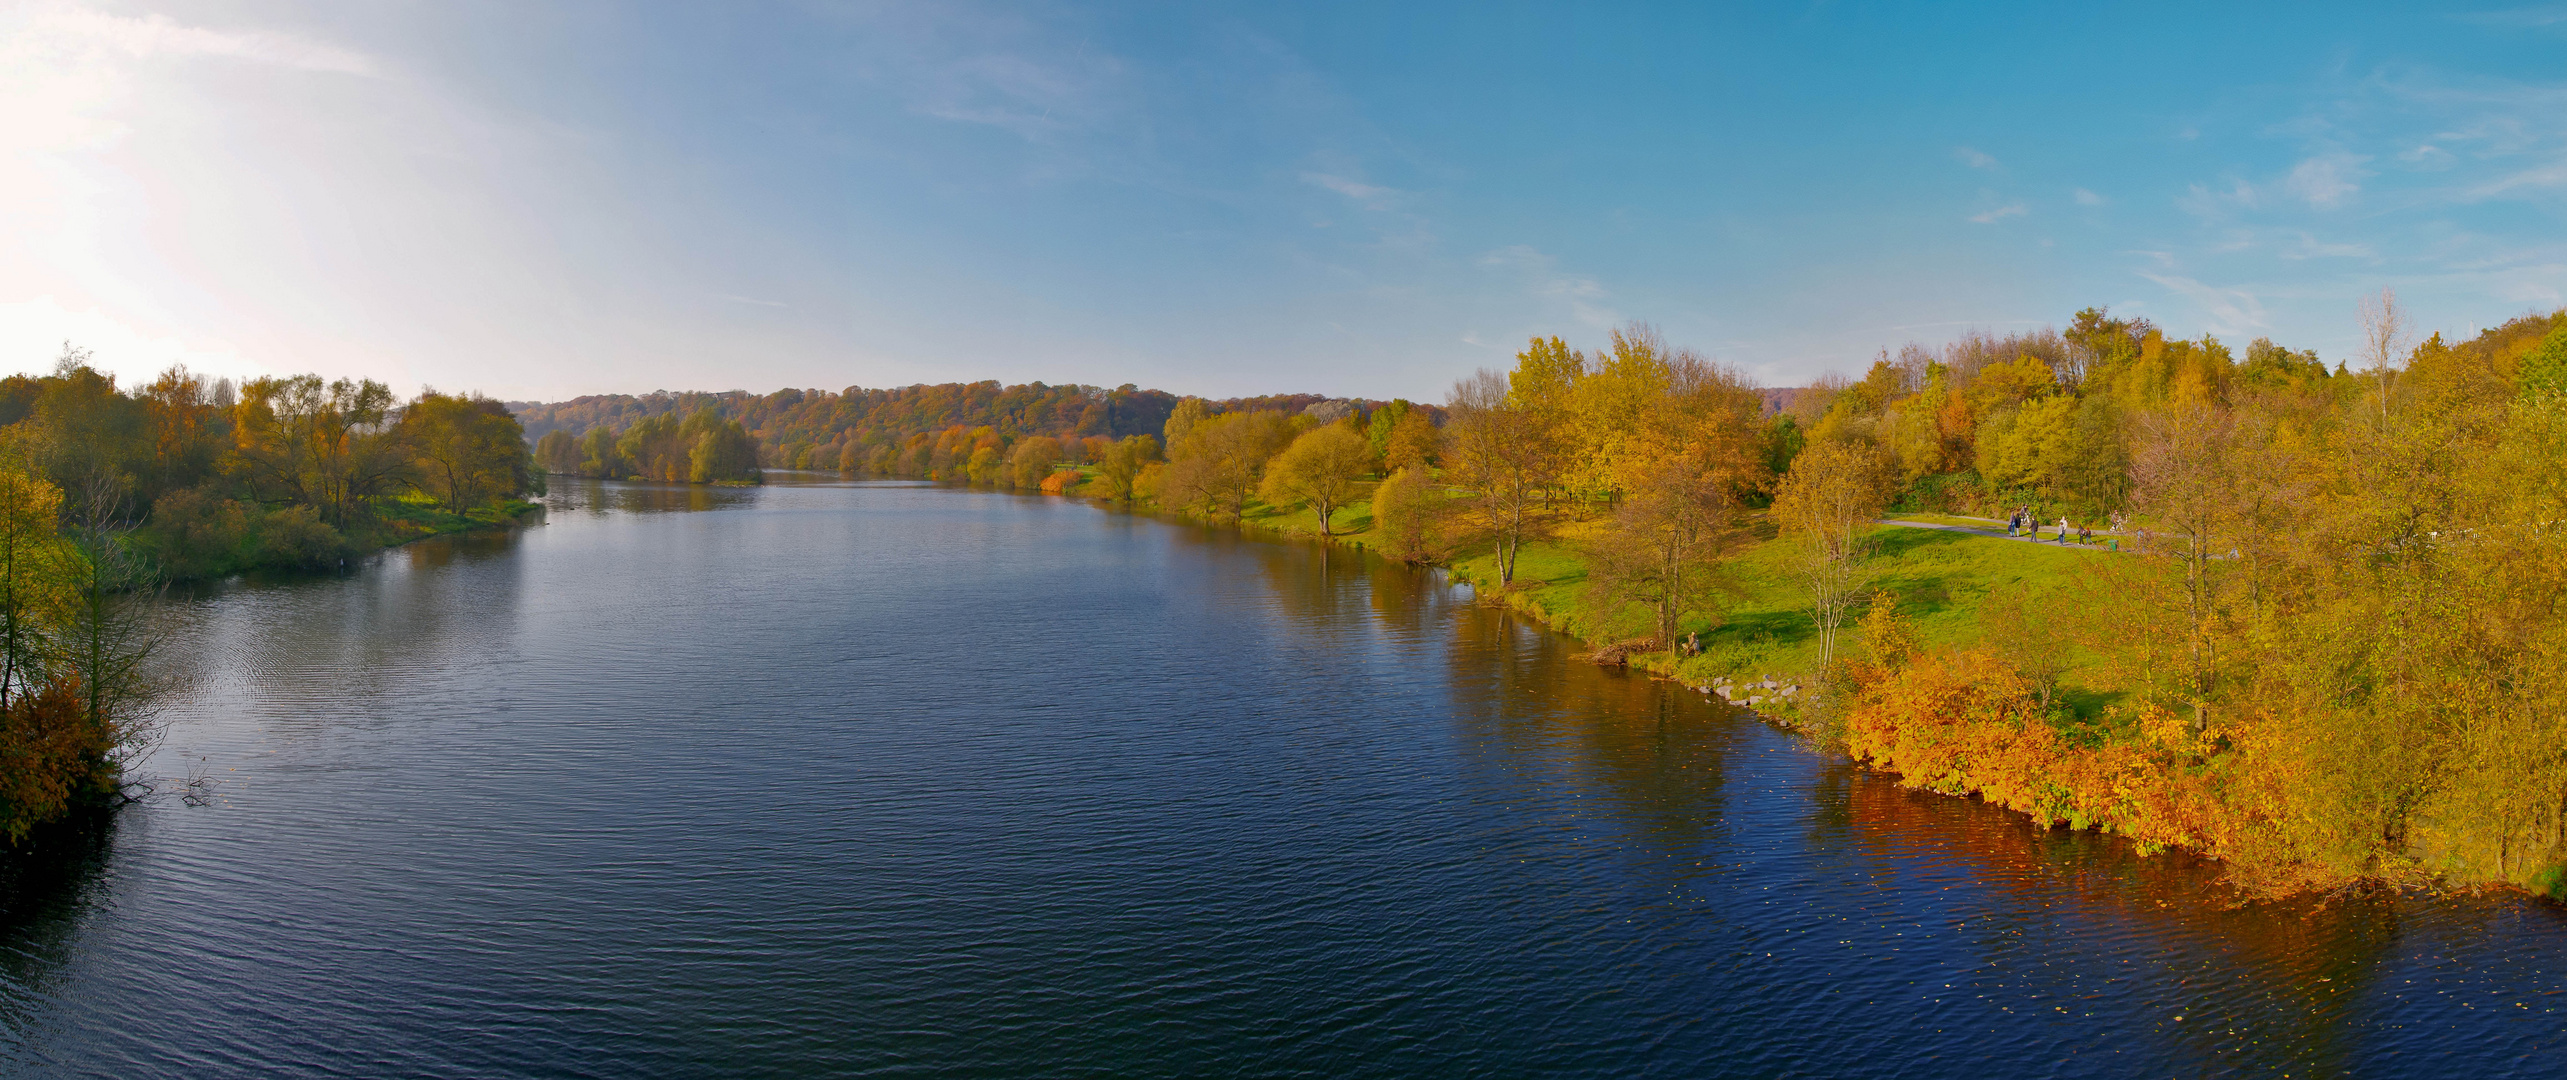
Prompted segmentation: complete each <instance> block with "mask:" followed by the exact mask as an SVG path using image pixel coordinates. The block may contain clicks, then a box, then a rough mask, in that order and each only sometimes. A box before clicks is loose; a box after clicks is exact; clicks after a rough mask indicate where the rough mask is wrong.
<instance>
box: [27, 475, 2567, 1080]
mask: <svg viewBox="0 0 2567 1080" xmlns="http://www.w3.org/2000/svg"><path fill="white" fill-rule="evenodd" d="M568 488H569V489H568V490H566V491H563V492H560V493H557V494H556V495H555V496H554V497H553V499H552V505H551V512H550V515H549V523H548V524H546V525H543V526H541V527H537V528H531V529H526V530H522V531H518V532H513V533H507V534H497V535H488V536H477V537H469V538H463V539H457V540H450V541H439V542H434V543H429V544H421V545H416V546H413V547H411V548H407V549H403V550H400V551H395V552H390V553H387V554H385V555H383V556H381V557H378V558H375V559H372V560H370V561H368V562H367V563H366V564H365V565H363V566H361V567H359V568H357V569H355V570H354V571H352V572H350V573H348V574H346V575H342V576H330V577H320V578H307V579H299V580H282V581H263V582H247V581H245V582H236V583H232V584H229V585H225V586H222V587H218V588H214V589H210V590H207V591H205V592H204V593H202V594H200V595H196V596H192V597H189V598H187V599H185V600H183V601H181V602H180V606H179V610H178V612H177V616H178V619H179V621H180V622H181V624H182V625H183V628H184V629H183V636H182V637H181V638H180V639H179V640H178V641H177V642H176V643H175V645H174V647H173V649H172V652H171V655H170V657H169V659H170V660H171V662H172V663H173V664H174V665H175V667H176V669H178V670H180V671H182V672H184V673H185V674H186V675H187V676H188V678H189V679H190V686H191V689H190V690H189V692H188V693H187V694H185V695H184V696H183V697H182V698H181V699H180V700H178V701H177V702H176V703H175V704H174V705H173V707H172V708H171V709H170V710H169V712H168V715H167V717H166V719H167V721H168V735H167V738H166V741H165V743H164V744H163V745H162V747H161V749H160V750H159V752H158V753H157V755H156V756H155V757H154V758H153V759H152V760H151V761H150V762H149V764H148V767H147V768H146V770H145V771H146V772H147V773H149V774H151V775H153V776H158V777H172V778H185V777H190V776H196V777H203V778H210V779H213V780H216V781H218V783H217V784H215V785H214V786H213V787H212V788H211V790H212V792H213V797H212V799H211V800H210V801H209V803H208V804H207V805H201V806H198V805H188V804H187V803H186V802H184V801H182V800H179V799H176V798H170V797H163V798H160V799H156V800H154V801H152V802H150V803H148V804H146V805H143V806H139V807H136V808H134V809H132V810H130V811H129V812H127V813H126V814H124V815H123V816H122V817H121V818H120V819H119V820H118V821H117V823H116V824H115V826H114V827H113V828H112V830H110V832H109V833H108V834H107V835H106V836H104V837H103V838H101V839H100V840H99V841H98V842H97V843H95V844H93V845H89V846H85V847H82V846H77V845H75V846H73V847H72V849H71V850H65V851H57V852H54V853H53V854H52V855H50V856H49V857H48V859H47V860H44V861H41V862H40V863H39V864H37V865H34V866H30V867H21V868H20V869H19V870H18V871H17V872H16V874H15V876H14V877H12V878H11V884H10V887H9V892H8V893H7V896H6V907H5V910H0V1061H5V1062H6V1063H7V1066H8V1069H9V1071H12V1072H18V1073H25V1074H36V1075H43V1074H59V1075H98V1076H140V1075H169V1074H175V1073H190V1072H193V1073H198V1074H203V1075H245V1074H273V1075H347V1074H362V1075H390V1074H398V1075H419V1076H459V1077H460V1076H599V1077H623V1076H708V1075H786V1074H790V1075H815V1074H845V1075H922V1076H923V1075H957V1074H961V1075H1045V1076H1108V1075H1111V1076H1189V1075H1202V1074H1207V1073H1249V1074H1259V1075H1266V1074H1298V1075H1321V1076H1365V1075H1373V1076H1408V1075H1421V1074H1433V1075H1532V1074H1541V1075H1615V1076H1626V1075H1673V1076H1724V1075H1731V1076H1772V1075H1792V1074H1797V1075H1825V1076H1864V1075H1897V1076H1923V1077H1935V1076H1953V1077H1973V1078H1975V1077H1983V1076H1990V1075H1999V1076H2005V1075H2053V1074H2055V1075H2068V1076H2122V1075H2133V1074H2156V1075H2163V1074H2176V1075H2221V1074H2248V1075H2266V1074H2277V1073H2287V1074H2289V1075H2294V1076H2300V1075H2330V1074H2359V1075H2364V1076H2398V1075H2411V1076H2447V1075H2454V1074H2463V1073H2466V1074H2470V1075H2479V1076H2506V1075H2548V1074H2551V1073H2553V1072H2555V1071H2556V1066H2555V1062H2556V1061H2557V1060H2558V1055H2559V1054H2560V1052H2561V1051H2562V1049H2567V1037H2563V1036H2562V1029H2567V1015H2562V1013H2561V1012H2560V1011H2559V1010H2560V1008H2561V1004H2562V1003H2561V997H2560V991H2561V990H2562V989H2567V974H2562V969H2563V968H2567V965H2562V963H2561V961H2562V960H2567V920H2562V918H2561V917H2560V911H2559V909H2558V908H2556V907H2554V906H2551V905H2547V904H2541V903H2532V902H2526V901H2521V900H2516V899H2506V898H2482V899H2428V898H2421V897H2374V898H2357V899H2348V900H2339V901H2337V902H2334V903H2331V904H2326V905H2315V904H2290V905H2265V906H2256V907H2245V908H2239V907H2236V906H2234V905H2232V904H2230V903H2228V902H2226V900H2225V898H2224V897H2223V895H2222V894H2220V893H2219V892H2218V891H2217V890H2216V889H2215V888H2214V887H2213V885H2212V882H2213V880H2214V879H2215V877H2216V868H2215V867H2209V866H2203V865H2199V864H2196V863H2194V862H2192V861H2190V860H2187V859H2185V858H2183V857H2181V856H2160V857H2155V858H2146V859H2142V858H2138V857H2135V856H2134V855H2132V854H2131V853H2130V851H2129V850H2128V849H2127V848H2126V847H2125V846H2124V845H2121V844H2119V843H2117V842H2115V841H2113V840H2111V839H2109V838H2099V837H2094V836H2091V835H2080V834H2070V833H2065V832H2041V831H2036V830H2034V829H2032V828H2030V827H2029V826H2028V824H2026V823H2025V821H2024V820H2023V819H2022V818H2021V817H2019V816H2016V815H2012V814H2009V813H2005V812H2002V811H1997V810H1992V809H1989V808H1987V807H1984V806H1981V805H1978V804H1975V803H1972V802H1968V801H1963V800H1954V799H1945V798H1940V797H1935V796H1926V795H1918V794H1914V793H1911V792H1907V791H1904V790H1901V789H1900V788H1898V787H1897V786H1895V785H1894V784H1892V783H1890V782H1888V781H1886V780H1883V779H1881V778H1879V777H1876V776H1871V775H1868V774H1863V773H1860V772H1856V771H1853V770H1849V769H1847V768H1845V767H1843V766H1842V765H1839V764H1836V763H1832V762H1829V761H1827V760H1824V759H1822V758H1819V757H1817V756H1814V755H1812V754H1809V753H1807V752H1804V751H1803V750H1801V749H1799V748H1797V747H1796V746H1795V745H1794V744H1793V743H1791V742H1790V741H1789V740H1788V739H1786V738H1784V737H1783V736H1781V735H1779V734H1777V733H1775V732H1773V731H1772V730H1770V729H1768V728H1766V727H1764V726H1763V725H1761V724H1759V723H1757V722H1755V721H1754V720H1752V719H1750V718H1747V717H1744V716H1741V715H1737V714H1733V713H1730V712H1728V711H1727V710H1725V709H1723V708H1718V707H1715V706H1713V705H1710V704H1707V703H1706V702H1705V701H1704V700H1703V699H1702V698H1701V697H1700V695H1698V694H1694V693H1691V692H1686V691H1682V690H1678V689H1675V688H1673V687H1671V686H1669V685H1667V684H1663V683H1657V682H1653V681H1650V680H1647V679H1638V678H1630V677H1626V676H1624V675H1621V674H1618V673H1613V672H1607V671H1603V670H1599V669H1597V668H1595V667H1593V666H1591V665H1587V664H1583V663H1580V662H1578V661H1577V659H1576V651H1577V650H1576V647H1575V645H1574V644H1573V643H1571V642H1568V641H1565V640H1563V639H1561V638H1559V637H1556V636H1554V635H1551V634H1549V633H1546V632H1543V631H1540V630H1538V629H1536V628H1533V627H1530V626H1527V625H1525V624H1523V623H1520V622H1518V621H1516V620H1515V619H1513V618H1511V617H1509V616H1508V615H1506V614H1505V613H1503V612H1500V611H1496V610H1493V609H1490V608H1487V607H1483V606H1479V605H1475V604H1474V603H1472V601H1471V596H1470V593H1469V592H1468V590H1467V589H1461V588H1456V587H1452V586H1449V585H1447V584H1445V583H1443V582H1442V581H1441V580H1440V579H1439V578H1437V577H1436V576H1435V575H1433V574H1430V573H1422V572H1418V571H1413V570H1409V569H1406V568H1403V567H1398V566H1393V565H1387V564H1383V563H1381V562H1379V561H1377V560H1370V559H1366V558H1362V557H1360V556H1356V555H1352V554H1350V553H1348V552H1345V551H1335V550H1330V549H1325V548H1320V547H1316V546H1310V545H1303V544H1293V543H1280V542H1272V541H1265V540H1256V539H1243V538H1241V537H1239V536H1236V535H1234V534H1228V533H1223V532H1220V531H1218V530H1211V529H1204V528H1200V527H1194V526H1186V525H1177V524H1171V523H1166V522H1161V521H1156V520H1151V519H1147V518H1138V517H1132V516H1126V515H1119V514H1113V513H1108V512H1105V511H1102V510H1100V509H1097V508H1095V507H1093V506H1089V505H1086V504H1082V503H1077V502H1073V501H1067V500H1060V499H1037V498H1019V497H1013V496H1005V495H996V494H989V493H978V492H969V491H960V490H954V489H949V488H935V487H925V486H917V485H898V484H866V485H844V484H802V485H790V484H788V485H777V486H771V487H768V488H766V489H762V490H712V489H689V488H664V487H650V486H639V485H600V484H572V485H569V486H568ZM163 786H164V787H167V786H170V785H168V784H166V783H164V785H163Z"/></svg>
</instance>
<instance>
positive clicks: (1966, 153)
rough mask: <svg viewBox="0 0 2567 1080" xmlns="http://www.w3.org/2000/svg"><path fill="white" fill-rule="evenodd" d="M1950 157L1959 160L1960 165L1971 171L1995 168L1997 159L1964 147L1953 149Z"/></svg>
mask: <svg viewBox="0 0 2567 1080" xmlns="http://www.w3.org/2000/svg"><path fill="white" fill-rule="evenodd" d="M1952 156H1953V157H1956V158H1959V159H1960V160H1961V164H1964V165H1967V166H1969V167H1971V168H1973V169H1993V168H1996V167H1997V159H1995V158H1992V157H1989V156H1988V155H1986V154H1983V153H1980V152H1979V151H1976V150H1973V149H1970V148H1969V147H1966V146H1960V147H1954V148H1953V150H1952Z"/></svg>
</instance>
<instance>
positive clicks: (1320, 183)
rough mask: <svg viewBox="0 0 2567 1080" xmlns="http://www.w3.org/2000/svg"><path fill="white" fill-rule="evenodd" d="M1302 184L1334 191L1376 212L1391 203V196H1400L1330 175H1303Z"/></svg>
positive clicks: (1373, 186)
mask: <svg viewBox="0 0 2567 1080" xmlns="http://www.w3.org/2000/svg"><path fill="white" fill-rule="evenodd" d="M1301 182H1302V183H1305V184H1309V185H1310V186H1312V187H1317V188H1325V189H1327V190H1329V191H1334V192H1336V193H1337V194H1340V195H1343V196H1345V197H1347V198H1349V199H1353V200H1355V201H1356V202H1359V203H1362V204H1364V205H1365V206H1367V207H1370V208H1373V209H1376V210H1378V209H1380V208H1381V207H1382V206H1383V205H1384V204H1386V203H1387V202H1389V201H1390V198H1391V196H1394V195H1397V194H1399V192H1398V191H1395V190H1393V189H1391V188H1386V187H1381V186H1379V185H1375V184H1366V183H1361V182H1358V181H1354V180H1349V179H1346V178H1345V177H1342V176H1332V175H1329V174H1328V173H1317V172H1306V173H1303V174H1301Z"/></svg>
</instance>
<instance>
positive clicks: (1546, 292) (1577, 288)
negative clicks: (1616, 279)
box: [1479, 244, 1622, 329]
mask: <svg viewBox="0 0 2567 1080" xmlns="http://www.w3.org/2000/svg"><path fill="white" fill-rule="evenodd" d="M1479 263H1480V265H1481V266H1485V267H1489V268H1491V269H1496V270H1511V271H1514V272H1515V273H1517V274H1520V275H1522V276H1523V277H1524V279H1525V287H1526V290H1527V291H1528V292H1530V293H1532V294H1533V295H1534V296H1537V297H1540V298H1542V299H1544V300H1548V301H1551V302H1553V303H1565V304H1566V305H1567V306H1568V309H1569V316H1570V317H1571V318H1573V319H1576V320H1577V321H1578V322H1580V323H1583V324H1585V325H1587V326H1590V327H1595V328H1597V329H1603V328H1605V327H1609V326H1616V325H1619V324H1620V323H1621V322H1622V313H1621V312H1619V311H1616V310H1614V309H1613V308H1611V307H1608V306H1606V305H1605V304H1604V303H1603V301H1604V299H1605V298H1606V296H1607V295H1608V294H1607V293H1606V291H1605V287H1604V286H1603V284H1601V283H1599V282H1597V281H1596V280H1595V279H1594V278H1589V277H1580V276H1578V275H1575V274H1563V273H1560V272H1559V265H1558V264H1559V260H1557V259H1554V258H1552V257H1551V256H1549V255H1546V254H1544V253H1542V251H1541V250H1539V249H1537V248H1534V247H1531V246H1529V245H1525V244H1515V245H1512V246H1509V247H1502V248H1498V249H1497V250H1495V251H1491V252H1489V253H1488V254H1485V255H1482V256H1480V259H1479Z"/></svg>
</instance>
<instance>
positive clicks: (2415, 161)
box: [2398, 143, 2456, 169]
mask: <svg viewBox="0 0 2567 1080" xmlns="http://www.w3.org/2000/svg"><path fill="white" fill-rule="evenodd" d="M2398 160H2400V161H2403V162H2406V163H2408V164H2410V165H2414V166H2417V167H2419V168H2425V169H2448V168H2450V167H2451V166H2452V164H2453V163H2454V161H2455V160H2456V159H2454V158H2453V157H2452V156H2451V151H2448V150H2445V149H2443V148H2441V147H2439V146H2435V145H2433V144H2432V143H2424V144H2421V145H2419V146H2416V147H2414V148H2413V149H2409V150H2401V151H2399V152H2398Z"/></svg>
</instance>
